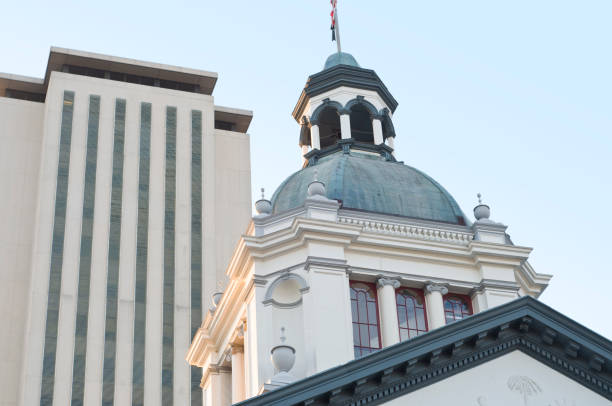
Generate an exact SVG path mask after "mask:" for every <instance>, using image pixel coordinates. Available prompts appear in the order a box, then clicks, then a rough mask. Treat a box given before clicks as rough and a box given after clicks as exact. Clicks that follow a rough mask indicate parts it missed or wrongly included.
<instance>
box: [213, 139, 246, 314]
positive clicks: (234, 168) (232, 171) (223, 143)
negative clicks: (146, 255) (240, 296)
mask: <svg viewBox="0 0 612 406" xmlns="http://www.w3.org/2000/svg"><path fill="white" fill-rule="evenodd" d="M214 139H215V159H216V161H215V173H216V177H215V210H214V216H215V230H216V232H215V233H214V234H212V233H211V234H210V237H211V238H212V240H213V241H214V244H215V245H216V247H217V248H216V249H217V251H216V258H217V263H216V267H215V269H216V280H217V281H218V282H221V283H222V285H221V286H220V288H221V290H222V289H224V288H225V283H226V281H227V276H226V275H225V270H226V269H227V264H228V262H229V260H230V258H231V257H232V254H233V252H234V249H235V248H236V243H237V242H238V238H239V236H240V235H241V234H242V233H244V232H245V231H246V228H247V226H248V225H249V222H250V221H251V214H252V209H251V158H250V156H251V153H250V143H249V137H248V135H246V134H243V133H238V132H233V131H224V130H214ZM204 193H206V191H205V192H204ZM210 213H211V214H212V213H213V211H211V212H210ZM212 288H213V286H211V285H210V284H209V285H208V286H207V289H209V290H207V291H206V292H205V293H204V300H205V303H206V306H205V307H204V309H207V308H208V307H209V306H210V304H211V303H210V295H211V294H212V293H214V292H215V290H216V289H212Z"/></svg>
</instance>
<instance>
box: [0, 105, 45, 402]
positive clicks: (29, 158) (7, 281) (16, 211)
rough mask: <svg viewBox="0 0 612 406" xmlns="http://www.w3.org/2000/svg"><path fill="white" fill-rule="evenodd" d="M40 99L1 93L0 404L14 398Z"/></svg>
mask: <svg viewBox="0 0 612 406" xmlns="http://www.w3.org/2000/svg"><path fill="white" fill-rule="evenodd" d="M43 112H44V104H42V103H35V102H29V101H23V100H15V99H8V98H4V97H0V196H2V197H1V198H0V320H1V321H2V326H3V327H2V328H1V329H0V406H13V405H16V404H17V398H18V393H19V377H20V375H21V356H22V353H23V352H22V351H23V344H24V340H23V334H24V329H25V325H26V319H27V314H28V313H27V310H28V303H29V300H28V296H29V295H28V292H29V285H30V256H31V252H32V239H33V231H34V218H35V212H36V201H37V192H38V173H39V169H40V149H41V141H42V123H43Z"/></svg>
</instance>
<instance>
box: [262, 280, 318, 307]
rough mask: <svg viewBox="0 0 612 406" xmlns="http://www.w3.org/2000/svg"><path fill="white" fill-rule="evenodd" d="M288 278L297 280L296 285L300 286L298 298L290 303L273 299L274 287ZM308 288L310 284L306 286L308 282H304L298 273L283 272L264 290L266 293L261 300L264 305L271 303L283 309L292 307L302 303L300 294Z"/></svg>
mask: <svg viewBox="0 0 612 406" xmlns="http://www.w3.org/2000/svg"><path fill="white" fill-rule="evenodd" d="M288 279H293V280H295V281H297V283H298V285H299V286H300V298H299V299H298V300H296V301H294V302H291V303H281V302H279V301H277V300H275V299H274V298H273V295H274V289H276V287H277V286H278V285H279V284H280V283H281V282H283V281H286V280H288ZM309 289H310V286H308V283H306V281H305V280H304V278H302V277H301V276H300V275H298V274H294V273H289V272H287V273H285V274H283V275H281V276H279V277H278V278H276V279H275V280H274V281H273V282H272V283H271V284H270V286H269V287H268V289H267V290H266V295H265V296H264V300H263V301H262V303H263V304H264V305H269V304H271V305H273V306H274V307H280V308H283V309H291V308H294V307H297V306H299V305H301V304H302V295H304V293H306V292H308V290H309Z"/></svg>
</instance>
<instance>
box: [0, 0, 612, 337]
mask: <svg viewBox="0 0 612 406" xmlns="http://www.w3.org/2000/svg"><path fill="white" fill-rule="evenodd" d="M338 7H339V13H340V25H341V35H342V44H343V49H344V50H345V51H347V52H350V53H352V54H353V55H354V56H355V58H356V59H357V61H358V62H359V63H360V65H361V66H362V67H366V68H371V69H374V70H376V72H377V73H378V74H379V76H380V77H381V78H382V80H383V81H384V82H385V84H386V85H387V87H388V88H389V90H390V91H391V93H392V94H393V95H394V96H395V98H396V99H397V100H398V102H399V107H398V109H397V111H396V114H395V116H394V124H395V129H396V132H397V135H398V136H397V139H396V150H397V155H398V158H399V159H400V160H403V161H405V162H406V163H407V164H409V165H411V166H415V167H417V168H419V169H421V170H423V171H424V172H426V173H427V174H429V175H431V176H432V177H433V178H435V179H436V180H437V181H439V182H440V183H441V184H442V185H443V186H444V187H446V188H447V190H448V191H449V192H450V193H451V194H452V195H453V196H454V197H455V198H456V199H457V201H458V202H459V204H460V205H461V207H462V209H463V210H464V212H465V213H466V214H468V215H470V216H471V211H472V208H473V206H474V204H475V202H476V193H477V192H481V193H483V195H484V201H485V202H486V203H488V204H489V205H490V206H491V210H492V216H491V217H492V219H493V220H496V221H502V222H504V223H505V224H507V225H508V226H509V228H508V232H509V234H510V235H511V236H512V239H513V241H514V242H515V244H518V245H526V246H530V247H534V251H533V253H532V255H531V263H532V265H533V266H534V267H535V269H536V271H538V272H544V273H552V274H554V278H553V280H552V282H551V285H550V286H549V288H548V290H547V291H546V292H545V293H544V294H543V295H542V297H541V299H542V300H543V301H544V302H545V303H547V304H549V305H550V306H552V307H554V308H555V309H557V310H559V311H561V312H563V313H565V314H566V315H568V316H569V317H572V318H574V319H575V320H576V321H578V322H580V323H582V324H584V325H586V326H587V327H589V328H592V329H594V330H595V331H597V332H599V333H601V334H603V335H605V336H607V337H609V338H610V337H612V317H610V314H609V312H607V310H609V308H610V306H611V305H612V300H611V299H610V297H611V293H610V289H611V287H612V286H611V285H612V276H611V275H612V264H611V263H612V203H611V202H612V181H611V180H610V177H611V176H612V50H611V46H610V44H611V41H612V24H611V23H610V21H611V18H612V2H611V1H609V0H601V1H587V0H585V1H563V0H555V1H549V0H539V1H512V2H510V1H507V2H503V3H502V2H491V1H454V0H453V1H388V2H382V1H365V0H339V1H338ZM329 23H330V22H329V1H327V0H284V1H280V0H275V1H253V0H248V1H247V0H234V1H207V0H203V1H198V2H195V1H174V2H155V1H148V2H140V1H121V2H119V1H111V0H107V1H104V2H89V1H54V2H48V1H44V2H42V1H41V2H31V1H21V2H16V1H13V2H8V3H6V4H4V5H3V18H2V24H0V36H1V38H2V41H0V55H2V57H0V71H3V72H10V73H16V74H22V75H29V76H42V75H43V73H44V69H45V66H46V61H47V57H48V53H49V47H50V46H52V45H54V46H61V47H66V48H74V49H80V50H85V51H92V52H99V53H105V54H111V55H116V56H123V57H129V58H135V59H142V60H147V61H154V62H162V63H167V64H172V65H179V66H186V67H192V68H200V69H205V70H210V71H215V72H219V81H218V83H217V88H216V89H215V92H214V96H215V101H216V103H217V104H221V105H227V106H233V107H241V108H246V109H251V110H253V111H254V114H255V118H254V119H253V123H252V125H251V128H250V130H249V132H250V134H251V144H252V145H251V151H252V169H253V176H252V182H253V189H254V196H256V195H257V193H256V192H255V191H256V190H257V189H259V188H260V187H262V186H263V187H265V188H266V189H267V190H268V191H269V192H268V194H270V193H271V192H272V191H273V190H274V189H275V188H276V187H277V186H278V185H279V184H280V182H281V181H282V180H283V179H284V178H285V177H286V176H288V175H289V174H291V173H292V172H294V171H296V170H297V169H299V165H300V160H299V150H298V146H297V140H298V131H299V128H298V126H297V124H296V123H295V122H294V121H293V118H292V117H291V111H292V109H293V107H294V105H295V103H296V101H297V98H298V96H299V94H300V91H301V90H302V88H303V86H304V83H305V81H306V79H307V77H308V75H309V74H312V73H316V72H318V71H320V70H321V68H322V66H323V63H324V61H325V59H326V57H327V56H328V55H329V54H330V53H332V52H334V50H335V45H334V44H333V43H332V42H331V41H330V37H331V35H330V30H329V25H330V24H329Z"/></svg>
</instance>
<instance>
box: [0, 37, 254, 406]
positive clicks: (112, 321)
mask: <svg viewBox="0 0 612 406" xmlns="http://www.w3.org/2000/svg"><path fill="white" fill-rule="evenodd" d="M85 68H86V69H89V70H88V71H87V70H85V71H83V69H85ZM79 69H80V70H79ZM96 69H97V70H98V71H105V72H106V73H104V72H103V77H91V76H92V75H94V74H95V75H97V74H98V73H97V72H98V71H96ZM73 71H74V72H73ZM92 72H93V73H92ZM114 75H123V76H121V77H122V78H123V81H122V80H121V78H119V79H113V80H111V78H115V76H114ZM127 75H133V76H131V78H128V79H127V80H131V81H135V80H140V81H141V82H142V83H144V82H145V81H149V80H150V81H151V82H152V84H151V85H145V84H137V83H128V82H126V81H125V80H126V78H127ZM134 78H135V79H134ZM215 81H216V74H214V73H209V72H203V71H195V70H190V69H185V68H175V67H168V66H164V65H157V64H151V63H145V62H138V61H132V60H126V59H121V58H115V57H107V56H103V55H95V54H87V53H83V52H78V51H71V50H62V49H56V48H54V49H52V51H51V55H50V59H49V68H48V71H47V77H46V78H45V79H44V80H32V79H27V80H26V79H24V78H20V77H15V76H10V75H4V76H2V77H1V78H0V95H1V96H4V97H0V141H2V145H3V148H2V149H1V150H0V154H1V155H2V156H1V157H0V161H1V162H2V163H1V165H2V166H1V167H0V169H1V172H0V175H1V176H0V185H1V186H2V190H5V191H9V193H10V194H9V195H8V196H7V197H6V198H4V199H2V203H0V204H1V205H2V210H0V221H1V225H0V233H1V234H0V236H1V237H2V238H1V240H0V264H2V265H1V266H0V281H1V282H2V283H0V289H2V291H1V292H0V301H1V303H0V309H1V311H2V313H1V314H0V317H1V318H0V320H2V322H3V324H5V325H8V326H11V327H10V328H9V329H6V330H5V333H3V335H2V336H1V337H0V343H1V345H0V347H1V350H0V370H1V371H2V376H1V378H2V379H0V405H2V406H9V405H24V406H25V405H39V404H45V405H46V404H49V405H50V404H54V405H66V404H71V403H72V404H85V405H100V404H116V405H124V404H143V403H144V404H147V405H156V404H157V405H161V404H164V405H167V404H172V403H174V404H177V405H185V404H193V405H197V404H201V400H202V399H201V393H200V391H199V389H198V387H197V383H198V381H199V376H196V379H195V382H196V386H195V388H194V387H192V381H194V376H193V375H194V374H196V375H199V372H198V371H197V370H192V369H191V368H190V366H189V365H188V364H187V363H186V362H185V361H184V355H185V353H186V352H187V350H188V348H189V343H190V341H191V337H192V330H193V326H194V323H195V325H196V326H197V325H199V323H200V320H201V314H202V313H203V312H204V311H205V310H202V309H207V308H208V307H209V306H210V303H211V302H210V300H211V299H210V295H211V294H212V293H213V292H215V291H216V290H218V289H220V288H222V287H223V286H224V285H225V283H226V280H225V275H223V270H224V263H226V262H227V261H228V259H229V258H230V256H231V252H232V249H233V245H234V244H235V241H236V239H237V238H238V236H239V235H240V234H241V233H242V232H244V229H245V226H246V225H247V223H248V219H249V218H250V210H251V209H250V206H251V204H250V158H249V138H248V135H246V134H245V132H246V128H247V127H248V123H249V122H250V119H251V112H248V111H244V110H237V109H228V108H224V107H217V106H215V105H214V99H213V97H212V95H211V92H212V87H213V86H214V83H215ZM153 82H155V83H154V84H153ZM160 83H161V85H160ZM164 86H165V87H166V88H165V87H164ZM171 86H176V87H178V88H180V86H188V87H189V89H192V90H191V91H190V90H175V89H169V88H167V87H171ZM16 90H20V91H24V92H27V94H26V96H23V95H22V94H21V93H19V92H17V91H16ZM30 94H34V95H35V96H39V95H40V96H42V97H43V99H44V102H37V101H26V100H17V99H15V97H19V98H23V97H26V98H28V97H30ZM32 97H34V96H32ZM218 123H221V124H219V126H221V127H223V128H225V129H223V130H221V129H217V128H216V127H217V125H216V124H218ZM228 126H229V127H228ZM143 137H146V139H145V138H143ZM194 145H195V146H196V147H197V148H198V149H199V150H192V147H193V146H194ZM145 147H146V149H145ZM145 152H146V154H147V155H146V156H145V155H142V156H141V154H144V153H145ZM62 167H65V168H66V169H67V172H66V173H65V174H66V175H67V180H66V179H65V177H64V178H62V179H60V177H61V176H62V175H61V174H62V173H63V172H62V169H61V168H62ZM58 168H60V169H59V172H58ZM198 172H199V174H198ZM143 175H147V176H143ZM143 180H144V181H145V182H144V183H143ZM62 182H65V185H64V184H63V183H62ZM196 190H197V191H198V193H199V195H198V193H196ZM139 191H140V192H139ZM143 191H145V192H148V193H143ZM199 191H201V193H200V192H199ZM64 200H65V206H64V208H63V213H62V206H63V203H62V201H64ZM194 212H195V214H199V215H198V216H196V215H194ZM144 213H146V216H145V215H144ZM58 216H61V219H59V217H58ZM198 217H199V219H198ZM63 219H65V224H64V223H63ZM222 219H225V221H223V220H222ZM200 223H201V232H200V233H199V235H198V239H194V238H195V237H194V234H195V232H194V230H193V225H194V224H200ZM62 225H63V227H62ZM194 241H196V242H197V245H198V246H193V244H194ZM89 244H91V248H90V249H89V248H88V247H89V246H90V245H89ZM143 244H144V245H145V246H146V249H142V247H140V245H143ZM200 244H201V245H200ZM142 253H144V256H143V255H142ZM196 254H197V255H198V258H201V265H199V263H195V261H196V260H195V259H194V255H196ZM139 256H140V258H139ZM54 258H55V259H54ZM169 258H172V259H169ZM109 269H114V271H111V272H114V273H111V274H109ZM139 270H140V273H139ZM139 275H140V276H139ZM143 275H144V276H145V277H146V281H145V280H142V278H141V276H143ZM139 278H140V279H139ZM109 282H110V285H109ZM109 294H110V295H111V296H109ZM52 302H53V303H54V307H56V310H57V313H56V316H54V315H53V307H49V306H48V305H49V303H52ZM139 303H140V304H141V305H139ZM164 304H166V305H165V306H164ZM55 317H56V318H55ZM139 317H140V318H141V320H140V321H139ZM164 323H165V325H166V327H165V328H164ZM140 325H143V326H145V327H144V329H143V328H139V326H140ZM109 334H111V335H113V334H116V335H114V337H110V336H109ZM55 337H56V341H55ZM164 341H166V342H167V344H166V348H164ZM168 341H169V342H168ZM84 345H86V347H84ZM138 354H140V355H138ZM137 357H142V358H140V369H138V367H135V363H136V362H137V361H136V359H137ZM50 360H52V361H54V362H50ZM50 366H51V368H49V367H50ZM105 370H106V371H105ZM109 371H110V373H109ZM135 371H136V372H137V373H142V376H134V372H135ZM138 371H140V372H138ZM168 379H170V380H171V383H172V384H171V385H168V382H169V381H168ZM138 380H142V381H141V384H142V386H141V388H140V393H138V389H137V388H136V384H135V382H138ZM162 388H163V389H162ZM167 388H170V389H169V390H168V389H167ZM134 396H136V397H139V399H136V398H134ZM168 399H170V402H169V401H168ZM109 402H110V403H109ZM113 402H114V403H113Z"/></svg>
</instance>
